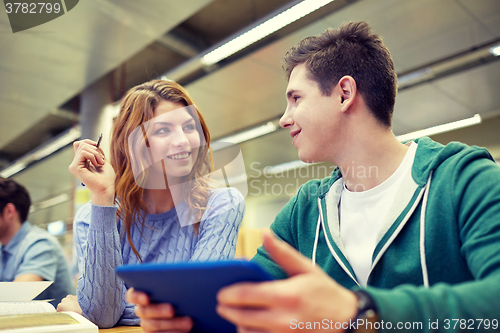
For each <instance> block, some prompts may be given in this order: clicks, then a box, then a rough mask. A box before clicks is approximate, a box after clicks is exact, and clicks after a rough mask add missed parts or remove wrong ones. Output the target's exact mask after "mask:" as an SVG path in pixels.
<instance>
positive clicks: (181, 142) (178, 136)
mask: <svg viewBox="0 0 500 333" xmlns="http://www.w3.org/2000/svg"><path fill="white" fill-rule="evenodd" d="M172 144H173V145H174V146H176V147H183V146H187V145H188V144H189V140H188V138H187V136H186V133H184V131H178V132H176V133H175V135H174V138H173V141H172Z"/></svg>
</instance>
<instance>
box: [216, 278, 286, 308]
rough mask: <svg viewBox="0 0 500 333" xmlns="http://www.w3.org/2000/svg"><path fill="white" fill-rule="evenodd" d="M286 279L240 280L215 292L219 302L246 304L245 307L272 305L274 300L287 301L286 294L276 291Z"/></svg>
mask: <svg viewBox="0 0 500 333" xmlns="http://www.w3.org/2000/svg"><path fill="white" fill-rule="evenodd" d="M283 283H286V281H269V282H260V283H254V282H242V283H236V284H232V285H230V286H227V287H224V288H222V289H221V290H220V291H219V292H218V293H217V301H218V302H219V304H224V305H234V306H246V307H266V306H272V305H273V304H275V303H276V302H288V301H289V300H288V299H286V298H288V297H289V296H288V295H281V294H278V293H276V290H278V289H280V288H279V286H278V285H282V284H283Z"/></svg>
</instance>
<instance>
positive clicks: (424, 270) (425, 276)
mask: <svg viewBox="0 0 500 333" xmlns="http://www.w3.org/2000/svg"><path fill="white" fill-rule="evenodd" d="M431 181H432V171H431V172H430V173H429V178H428V179H427V183H426V184H425V193H424V199H423V200H422V210H421V211H420V266H421V267H422V279H423V281H424V287H426V288H428V287H429V275H428V272H427V260H426V257H425V212H426V209H427V200H428V198H429V189H430V187H431Z"/></svg>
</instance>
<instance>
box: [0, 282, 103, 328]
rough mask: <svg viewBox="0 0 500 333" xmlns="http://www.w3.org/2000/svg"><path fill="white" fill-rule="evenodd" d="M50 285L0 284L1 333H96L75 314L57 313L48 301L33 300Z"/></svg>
mask: <svg viewBox="0 0 500 333" xmlns="http://www.w3.org/2000/svg"><path fill="white" fill-rule="evenodd" d="M51 283H52V282H50V281H37V282H0V333H56V332H59V333H66V332H67V333H70V332H71V333H97V332H99V329H98V327H97V326H96V325H95V324H93V323H92V322H90V321H89V320H87V319H85V318H84V317H83V316H81V315H80V314H78V313H76V312H71V311H67V312H56V309H55V308H54V306H53V305H52V304H50V303H49V302H48V301H50V300H46V301H32V299H33V298H34V297H36V296H37V295H38V294H40V293H41V292H42V291H44V290H45V289H46V288H47V287H48V286H49V285H50V284H51Z"/></svg>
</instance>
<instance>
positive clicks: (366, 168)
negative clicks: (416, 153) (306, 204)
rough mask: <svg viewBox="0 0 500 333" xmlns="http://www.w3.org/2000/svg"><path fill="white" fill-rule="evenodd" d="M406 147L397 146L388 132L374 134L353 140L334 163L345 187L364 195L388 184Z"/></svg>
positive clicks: (380, 131) (397, 143)
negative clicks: (362, 192)
mask: <svg viewBox="0 0 500 333" xmlns="http://www.w3.org/2000/svg"><path fill="white" fill-rule="evenodd" d="M407 151H408V146H406V145H403V144H402V143H400V142H399V141H398V140H397V139H396V137H395V136H394V134H392V132H391V130H390V129H386V130H373V131H370V132H368V133H364V134H361V135H359V136H356V138H355V139H353V140H352V141H350V142H349V148H348V150H347V151H346V152H345V153H344V154H343V155H342V156H341V158H339V159H338V161H336V164H337V165H338V166H339V168H340V171H341V173H342V177H343V179H344V182H345V184H346V187H347V188H348V189H349V190H350V191H353V192H361V191H366V190H369V189H371V188H374V187H376V186H377V185H380V184H382V183H383V182H384V181H385V180H387V179H388V178H389V177H390V176H391V175H392V174H393V173H394V172H395V171H396V170H397V168H398V167H399V165H400V164H401V162H402V161H403V159H404V157H405V155H406V152H407Z"/></svg>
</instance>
